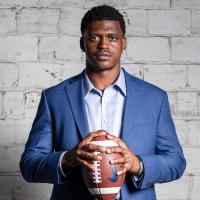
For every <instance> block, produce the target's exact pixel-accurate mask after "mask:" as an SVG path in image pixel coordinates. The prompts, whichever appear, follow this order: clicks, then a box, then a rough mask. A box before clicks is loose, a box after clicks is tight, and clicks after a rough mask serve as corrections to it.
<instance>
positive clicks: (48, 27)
mask: <svg viewBox="0 0 200 200" xmlns="http://www.w3.org/2000/svg"><path fill="white" fill-rule="evenodd" d="M58 21H59V9H47V8H40V9H39V8H25V9H23V10H21V12H20V13H19V14H18V26H17V32H18V33H27V34H29V33H49V34H50V33H59V29H58Z"/></svg>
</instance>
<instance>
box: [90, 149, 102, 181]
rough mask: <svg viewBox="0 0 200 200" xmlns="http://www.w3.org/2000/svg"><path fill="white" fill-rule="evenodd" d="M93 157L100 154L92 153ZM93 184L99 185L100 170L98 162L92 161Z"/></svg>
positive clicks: (100, 179)
mask: <svg viewBox="0 0 200 200" xmlns="http://www.w3.org/2000/svg"><path fill="white" fill-rule="evenodd" d="M94 154H95V155H98V154H100V152H94ZM92 163H93V173H92V174H93V177H92V178H93V183H96V184H98V183H101V182H102V178H101V169H100V160H93V161H92Z"/></svg>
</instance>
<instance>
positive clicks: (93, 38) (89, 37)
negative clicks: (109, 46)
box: [88, 35, 100, 42]
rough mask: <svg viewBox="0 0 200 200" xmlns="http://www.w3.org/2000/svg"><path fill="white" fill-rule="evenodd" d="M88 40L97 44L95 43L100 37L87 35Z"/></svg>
mask: <svg viewBox="0 0 200 200" xmlns="http://www.w3.org/2000/svg"><path fill="white" fill-rule="evenodd" d="M88 40H90V41H93V42H97V41H99V40H100V37H99V36H98V35H89V36H88Z"/></svg>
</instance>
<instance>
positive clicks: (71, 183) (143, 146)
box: [20, 70, 186, 200]
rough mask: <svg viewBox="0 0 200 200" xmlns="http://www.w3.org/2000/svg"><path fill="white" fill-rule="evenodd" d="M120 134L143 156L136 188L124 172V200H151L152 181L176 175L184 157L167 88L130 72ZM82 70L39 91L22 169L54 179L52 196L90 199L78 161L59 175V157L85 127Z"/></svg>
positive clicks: (30, 176) (38, 178) (32, 176)
mask: <svg viewBox="0 0 200 200" xmlns="http://www.w3.org/2000/svg"><path fill="white" fill-rule="evenodd" d="M124 73H125V80H126V87H127V95H126V100H125V107H124V112H123V120H122V128H121V136H120V137H121V138H122V140H123V141H124V142H125V143H126V144H127V145H128V146H129V148H130V149H131V150H132V151H133V152H134V153H135V154H136V155H138V156H140V158H141V159H142V161H143V164H144V179H143V181H141V183H140V187H139V189H138V188H136V187H135V183H134V179H133V177H132V175H131V174H129V173H127V174H126V179H125V183H124V185H123V187H122V189H121V197H122V200H144V199H147V200H155V199H156V195H155V190H154V184H155V183H163V182H168V181H172V180H175V179H177V178H179V177H180V176H181V175H182V174H183V171H184V169H185V166H186V162H185V159H184V156H183V152H182V149H181V146H180V144H179V141H178V138H177V135H176V131H175V127H174V123H173V120H172V117H171V114H170V108H169V103H168V98H167V94H166V92H165V91H163V90H161V89H159V88H158V87H156V86H154V85H152V84H149V83H147V82H145V81H143V80H140V79H138V78H136V77H134V76H131V75H130V74H128V73H127V72H126V71H125V70H124ZM82 78H83V72H82V73H81V74H79V75H77V76H75V77H72V78H70V79H67V80H65V81H63V82H62V83H60V84H58V85H56V86H54V87H51V88H48V89H46V90H44V91H43V92H42V95H41V100H40V103H39V107H38V111H37V115H36V117H35V120H34V122H33V125H32V129H31V131H30V135H29V138H28V141H27V143H26V146H25V150H24V153H23V154H22V157H21V161H20V170H21V173H22V175H23V177H24V179H25V180H26V181H29V182H43V183H53V184H54V187H53V191H52V195H51V199H52V200H54V199H55V200H81V199H84V200H86V199H87V200H92V199H93V198H92V196H91V195H90V194H89V192H88V190H87V188H86V187H85V185H84V183H83V180H82V177H81V173H80V167H77V168H74V169H71V170H69V171H68V172H66V177H63V176H62V174H61V172H60V168H59V158H60V156H61V154H62V153H63V152H64V151H69V150H71V149H72V148H73V147H75V146H76V145H77V144H78V143H79V142H80V141H81V140H82V139H83V138H84V137H85V136H86V135H87V134H88V133H89V128H88V121H87V115H86V110H85V105H84V98H83V89H82V88H83V86H82Z"/></svg>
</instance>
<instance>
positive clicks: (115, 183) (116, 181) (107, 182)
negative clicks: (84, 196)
mask: <svg viewBox="0 0 200 200" xmlns="http://www.w3.org/2000/svg"><path fill="white" fill-rule="evenodd" d="M89 144H96V145H100V146H105V147H114V146H118V144H117V143H116V142H115V141H113V140H109V139H108V138H107V137H106V136H99V137H96V138H94V139H93V140H91V141H90V142H89ZM94 153H95V154H96V155H97V154H98V155H100V156H102V160H100V161H96V160H94V161H91V162H92V165H93V167H94V169H93V170H89V169H87V168H85V167H83V168H82V175H83V180H84V182H85V184H86V186H87V188H88V190H89V192H90V193H91V194H92V195H93V196H94V199H98V200H114V199H115V197H116V196H117V194H118V193H119V192H120V189H121V186H122V185H123V183H124V179H125V174H123V175H120V176H118V175H117V171H120V170H122V169H123V167H124V164H115V165H112V164H110V162H109V161H110V160H114V159H119V158H121V157H122V155H121V154H119V153H112V154H107V153H106V152H105V153H104V152H103V153H102V152H94Z"/></svg>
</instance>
